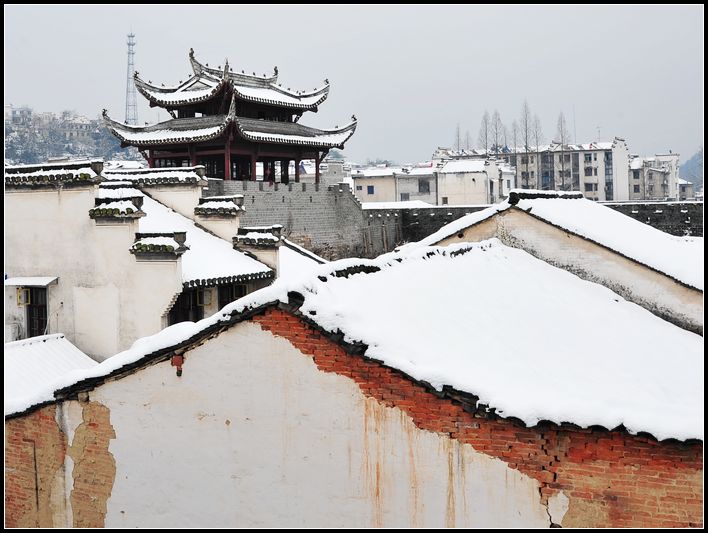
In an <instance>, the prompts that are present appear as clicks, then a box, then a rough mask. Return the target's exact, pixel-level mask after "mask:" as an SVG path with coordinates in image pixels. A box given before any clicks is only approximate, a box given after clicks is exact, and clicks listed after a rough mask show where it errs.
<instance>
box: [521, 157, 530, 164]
mask: <svg viewBox="0 0 708 533" xmlns="http://www.w3.org/2000/svg"><path fill="white" fill-rule="evenodd" d="M528 163H529V158H528V157H526V156H525V155H522V156H521V164H522V165H528Z"/></svg>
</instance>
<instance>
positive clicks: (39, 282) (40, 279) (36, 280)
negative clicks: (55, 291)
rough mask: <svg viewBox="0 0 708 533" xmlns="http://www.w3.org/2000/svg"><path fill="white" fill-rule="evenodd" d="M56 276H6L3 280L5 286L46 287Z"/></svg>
mask: <svg viewBox="0 0 708 533" xmlns="http://www.w3.org/2000/svg"><path fill="white" fill-rule="evenodd" d="M57 279H58V278H57V277H56V276H22V277H15V278H7V279H6V280H5V286H6V287H46V286H47V285H50V284H52V283H54V282H55V281H56V280H57Z"/></svg>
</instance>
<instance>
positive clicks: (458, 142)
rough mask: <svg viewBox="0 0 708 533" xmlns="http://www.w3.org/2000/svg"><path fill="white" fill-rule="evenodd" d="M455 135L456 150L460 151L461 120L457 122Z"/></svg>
mask: <svg viewBox="0 0 708 533" xmlns="http://www.w3.org/2000/svg"><path fill="white" fill-rule="evenodd" d="M455 137H456V139H457V140H456V141H455V150H457V151H458V152H459V151H460V123H459V122H458V123H457V130H456V131H455Z"/></svg>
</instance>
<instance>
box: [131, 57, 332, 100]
mask: <svg viewBox="0 0 708 533" xmlns="http://www.w3.org/2000/svg"><path fill="white" fill-rule="evenodd" d="M189 58H190V62H191V64H192V68H193V70H194V76H191V77H190V78H189V79H187V80H186V81H185V82H184V83H182V82H180V84H178V85H176V86H173V87H165V86H157V85H153V84H152V82H150V81H147V82H146V81H144V80H143V79H141V78H140V76H139V74H138V73H137V72H136V73H135V86H136V87H137V89H138V90H139V91H140V92H141V93H142V94H143V95H144V96H145V97H146V98H147V99H148V100H150V102H152V103H153V105H155V104H156V105H160V106H163V107H168V108H174V107H176V106H183V105H193V104H196V103H200V102H205V101H207V100H210V99H212V98H215V97H220V95H221V93H222V91H223V90H224V89H227V88H228V90H229V91H231V92H232V93H233V94H234V95H235V96H236V97H238V98H239V99H241V100H246V101H250V102H258V103H262V104H268V105H276V106H282V107H288V108H291V109H302V110H310V111H315V110H317V106H318V105H320V104H321V103H322V102H324V101H325V100H326V99H327V95H328V94H329V87H330V85H329V81H327V80H325V83H324V85H323V86H322V87H319V88H316V89H313V90H312V91H292V90H290V89H289V88H288V89H286V88H284V87H282V85H279V84H278V83H277V71H276V74H275V75H274V76H272V77H267V76H263V77H260V76H256V75H255V73H254V74H253V75H248V74H245V73H241V74H239V73H236V72H233V70H232V69H231V68H230V67H229V64H228V62H226V64H225V65H224V68H218V69H214V68H209V67H208V66H206V65H202V64H201V63H200V62H199V61H197V60H196V59H195V57H194V52H193V51H192V50H190V55H189Z"/></svg>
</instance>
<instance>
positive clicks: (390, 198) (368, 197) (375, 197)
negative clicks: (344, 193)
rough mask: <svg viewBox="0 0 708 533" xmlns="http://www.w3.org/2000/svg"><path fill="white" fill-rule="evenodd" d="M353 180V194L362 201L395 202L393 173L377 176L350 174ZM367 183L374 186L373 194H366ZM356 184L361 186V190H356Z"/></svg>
mask: <svg viewBox="0 0 708 533" xmlns="http://www.w3.org/2000/svg"><path fill="white" fill-rule="evenodd" d="M352 180H354V194H355V195H356V197H357V198H359V200H360V201H362V202H395V201H396V200H397V199H398V198H397V196H396V180H395V179H394V177H393V175H391V176H385V177H379V178H365V177H357V176H352ZM369 185H373V186H374V194H367V192H366V188H367V187H368V186H369ZM357 186H361V190H360V191H357V190H356V188H357Z"/></svg>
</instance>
